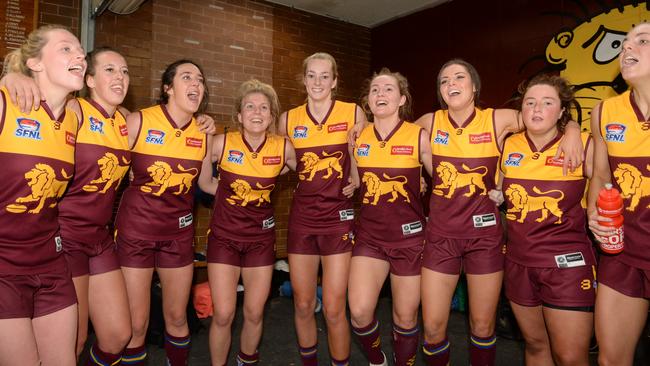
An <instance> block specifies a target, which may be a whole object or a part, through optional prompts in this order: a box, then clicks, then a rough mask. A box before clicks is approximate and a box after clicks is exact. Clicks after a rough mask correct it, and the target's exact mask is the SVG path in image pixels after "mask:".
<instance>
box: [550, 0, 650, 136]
mask: <svg viewBox="0 0 650 366" xmlns="http://www.w3.org/2000/svg"><path fill="white" fill-rule="evenodd" d="M649 6H650V5H649V4H647V3H646V2H641V3H633V4H631V5H626V6H622V5H620V6H617V7H614V8H612V9H603V11H602V12H601V13H600V14H598V15H596V16H593V17H591V18H588V19H586V20H584V21H582V22H580V21H579V20H577V22H579V24H578V25H577V26H576V27H574V28H573V29H563V30H561V31H559V32H558V33H557V34H556V35H555V36H554V37H553V39H552V40H551V41H550V42H549V43H548V45H547V47H546V61H547V62H549V63H550V64H551V65H553V66H554V67H555V68H558V69H560V70H561V71H560V75H561V76H563V77H565V78H566V79H568V80H569V81H570V82H571V83H572V84H574V85H575V88H576V89H575V90H576V99H577V101H578V103H579V106H580V108H579V110H577V111H576V112H575V114H574V118H576V120H581V121H582V127H583V129H586V130H589V129H590V128H589V124H590V123H591V119H590V116H591V110H592V108H593V107H594V106H595V105H596V104H597V103H598V102H600V101H601V100H602V99H606V98H609V97H612V96H615V95H617V94H620V93H622V92H624V91H625V90H627V85H626V84H625V81H624V80H623V78H622V77H621V75H620V73H619V66H618V54H619V53H620V51H621V45H622V43H623V38H625V34H626V33H627V31H629V30H630V29H631V28H632V27H633V26H634V25H635V24H638V23H640V22H643V21H648V20H650V8H649ZM564 15H566V14H564ZM572 18H575V16H572Z"/></svg>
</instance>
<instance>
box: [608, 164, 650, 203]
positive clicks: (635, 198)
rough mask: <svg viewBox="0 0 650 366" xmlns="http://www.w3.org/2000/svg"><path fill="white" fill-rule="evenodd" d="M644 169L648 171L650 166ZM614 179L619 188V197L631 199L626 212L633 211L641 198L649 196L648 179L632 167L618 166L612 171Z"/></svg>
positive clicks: (649, 178) (649, 182)
mask: <svg viewBox="0 0 650 366" xmlns="http://www.w3.org/2000/svg"><path fill="white" fill-rule="evenodd" d="M646 169H647V170H650V165H646ZM614 179H616V183H618V186H619V187H621V191H622V192H621V196H622V197H623V198H626V199H627V198H630V199H631V201H630V205H629V206H628V207H627V210H628V211H634V209H635V208H636V206H638V205H639V201H641V198H643V197H647V196H650V177H646V176H644V175H643V174H641V171H639V169H638V168H637V167H635V166H634V165H630V164H618V166H617V167H616V170H614ZM648 207H650V205H648Z"/></svg>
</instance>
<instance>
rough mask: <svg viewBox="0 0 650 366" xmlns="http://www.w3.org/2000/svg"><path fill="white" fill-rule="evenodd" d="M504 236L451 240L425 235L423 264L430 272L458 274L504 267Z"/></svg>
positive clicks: (482, 271)
mask: <svg viewBox="0 0 650 366" xmlns="http://www.w3.org/2000/svg"><path fill="white" fill-rule="evenodd" d="M504 259H505V256H504V254H503V236H502V235H501V234H499V235H498V236H495V237H490V238H480V239H452V238H445V237H442V236H438V235H436V234H427V240H426V244H425V245H424V255H423V259H422V266H423V267H426V268H428V269H430V270H432V271H436V272H440V273H447V274H460V271H461V269H462V270H463V271H464V272H465V273H467V274H477V275H480V274H488V273H495V272H499V271H502V270H503V261H504Z"/></svg>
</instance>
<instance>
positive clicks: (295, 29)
mask: <svg viewBox="0 0 650 366" xmlns="http://www.w3.org/2000/svg"><path fill="white" fill-rule="evenodd" d="M41 3H42V4H44V3H47V4H48V5H47V6H45V7H43V6H42V7H41V10H40V11H41V13H42V14H41V18H42V19H43V20H44V21H45V20H46V19H53V20H54V19H61V20H60V21H62V20H63V19H62V18H65V17H67V16H71V17H72V18H74V15H72V13H74V11H73V10H75V9H76V13H75V14H77V15H78V13H79V9H78V8H79V0H74V1H73V3H74V4H75V5H73V6H72V7H66V6H65V5H63V4H69V3H70V1H63V0H48V1H47V2H45V1H42V2H41ZM61 13H63V14H61ZM66 14H67V15H66ZM60 21H59V22H60ZM77 24H78V21H76V23H72V27H73V28H74V27H77ZM74 29H75V30H76V28H74ZM95 32H96V37H95V45H96V46H101V45H106V46H111V47H114V48H116V49H117V50H118V51H120V52H121V53H122V54H123V55H124V56H125V58H126V60H127V62H128V64H129V69H130V75H131V87H130V90H129V94H128V96H127V99H126V101H125V106H126V107H127V108H129V109H130V110H136V109H139V108H142V107H146V106H148V105H151V104H153V103H155V100H156V99H157V95H158V93H159V87H160V76H161V74H162V72H163V70H164V68H165V66H166V65H167V64H169V63H171V62H173V61H175V60H177V59H179V58H190V59H192V60H195V61H196V62H198V63H199V64H201V66H202V67H203V69H204V73H205V77H206V80H207V82H208V87H209V92H210V104H209V108H208V111H207V112H208V113H209V114H210V115H212V116H213V117H214V118H215V120H216V121H217V123H218V124H219V127H220V129H223V128H226V127H232V126H233V125H232V122H231V121H232V113H233V110H234V109H233V103H234V99H235V94H236V91H237V88H238V86H239V84H240V83H241V82H243V81H245V80H247V79H249V78H251V77H254V78H258V79H260V80H262V81H264V82H267V83H271V84H272V85H273V86H274V87H275V88H276V90H277V92H278V94H279V96H280V103H281V106H282V109H283V110H286V109H289V108H293V107H295V106H297V105H299V104H302V103H304V100H305V93H304V88H303V86H302V84H301V82H300V77H301V73H302V70H301V63H302V60H303V59H304V58H305V57H306V56H308V55H310V54H312V53H314V52H316V51H325V52H329V53H331V54H332V55H333V56H334V57H335V58H336V59H337V61H338V63H339V74H340V77H339V97H340V99H342V100H346V101H356V100H357V99H358V96H359V89H360V86H361V83H362V81H363V79H364V78H365V77H366V76H367V75H368V73H369V69H370V66H369V65H370V30H369V29H366V28H363V27H359V26H354V25H351V24H347V23H344V22H340V21H337V20H334V19H330V18H325V17H320V16H316V15H312V14H309V13H306V12H303V11H298V10H295V9H291V8H288V7H284V6H280V5H276V4H271V3H267V2H264V1H255V0H243V1H239V0H237V1H235V0H211V1H203V0H183V1H180V0H150V1H147V2H145V3H144V4H143V5H142V6H141V7H140V9H138V10H137V11H136V12H134V13H132V14H129V15H119V16H118V15H115V14H112V13H110V12H109V11H106V12H104V13H103V14H102V15H101V16H99V17H98V18H97V19H96V31H95ZM296 181H297V180H296V178H295V175H293V174H290V175H288V176H286V177H282V179H281V181H280V184H279V185H278V187H277V188H276V192H275V194H274V197H273V199H274V202H275V207H276V225H277V229H278V231H277V233H278V236H277V239H278V240H277V247H278V257H285V256H286V226H287V219H288V213H289V206H290V204H291V192H292V190H293V187H295V184H296ZM211 214H212V212H211V210H210V209H209V208H208V207H206V206H205V205H202V204H198V205H197V212H196V221H195V222H196V223H197V225H196V231H197V235H196V244H197V246H198V247H199V249H200V248H203V247H204V245H205V242H206V236H205V232H206V230H207V225H208V223H209V219H210V216H211Z"/></svg>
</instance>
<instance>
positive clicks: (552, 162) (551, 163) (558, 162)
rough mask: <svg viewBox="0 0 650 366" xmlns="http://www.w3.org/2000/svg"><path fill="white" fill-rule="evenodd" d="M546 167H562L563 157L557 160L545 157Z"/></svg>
mask: <svg viewBox="0 0 650 366" xmlns="http://www.w3.org/2000/svg"><path fill="white" fill-rule="evenodd" d="M544 165H546V166H557V167H560V168H561V167H562V165H564V156H560V157H559V158H558V159H555V158H554V157H552V156H547V157H546V163H545V164H544Z"/></svg>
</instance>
